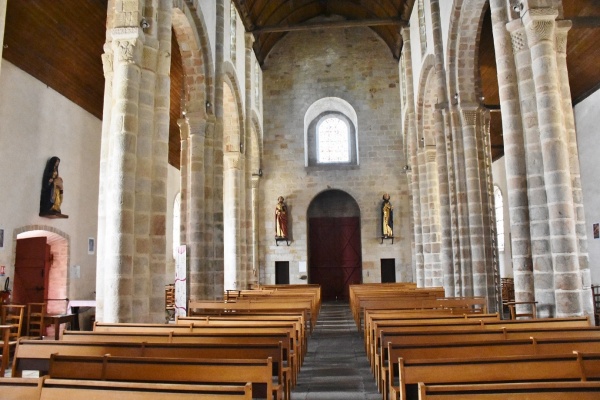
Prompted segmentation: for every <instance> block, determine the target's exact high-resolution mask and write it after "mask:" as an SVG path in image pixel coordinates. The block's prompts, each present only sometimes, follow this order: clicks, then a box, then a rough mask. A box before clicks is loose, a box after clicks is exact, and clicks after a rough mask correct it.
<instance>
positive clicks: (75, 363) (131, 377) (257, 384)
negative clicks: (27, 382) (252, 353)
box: [48, 354, 282, 400]
mask: <svg viewBox="0 0 600 400" xmlns="http://www.w3.org/2000/svg"><path fill="white" fill-rule="evenodd" d="M272 370H273V366H272V360H271V359H270V358H269V359H265V360H215V359H178V358H148V357H112V356H110V355H105V356H101V357H98V356H63V355H60V354H53V355H52V356H51V358H50V371H49V374H48V375H49V376H50V377H51V378H59V379H85V380H105V381H121V382H123V381H124V382H154V383H186V384H211V383H218V384H242V385H245V384H246V383H247V382H250V383H252V398H263V399H277V400H279V399H281V398H282V389H281V386H279V385H275V384H274V383H273V377H272Z"/></svg>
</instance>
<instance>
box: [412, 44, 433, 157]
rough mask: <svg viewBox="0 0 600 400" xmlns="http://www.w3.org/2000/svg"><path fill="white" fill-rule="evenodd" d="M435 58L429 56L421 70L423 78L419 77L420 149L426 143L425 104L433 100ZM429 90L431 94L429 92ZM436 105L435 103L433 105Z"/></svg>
mask: <svg viewBox="0 0 600 400" xmlns="http://www.w3.org/2000/svg"><path fill="white" fill-rule="evenodd" d="M434 65H435V57H434V56H433V54H428V55H427V56H426V57H425V60H423V67H422V68H421V76H420V77H419V91H418V98H417V137H416V140H417V148H419V147H420V144H421V143H422V142H423V143H424V142H425V137H424V136H423V135H424V129H423V126H424V118H425V117H426V116H425V115H424V110H425V103H426V102H430V100H431V95H432V93H431V91H432V85H433V84H434V82H433V80H434V79H435V76H434V75H435V71H434ZM428 90H429V92H428ZM433 105H435V103H434V104H433ZM427 144H430V145H432V144H435V142H432V143H427Z"/></svg>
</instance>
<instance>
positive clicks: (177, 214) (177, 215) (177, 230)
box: [173, 192, 181, 259]
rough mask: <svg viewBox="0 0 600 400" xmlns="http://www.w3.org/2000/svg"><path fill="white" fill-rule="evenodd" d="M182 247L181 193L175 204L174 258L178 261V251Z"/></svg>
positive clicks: (176, 197) (178, 194)
mask: <svg viewBox="0 0 600 400" xmlns="http://www.w3.org/2000/svg"><path fill="white" fill-rule="evenodd" d="M180 245H181V192H179V193H177V196H175V201H174V202H173V258H174V259H177V250H178V249H179V246H180Z"/></svg>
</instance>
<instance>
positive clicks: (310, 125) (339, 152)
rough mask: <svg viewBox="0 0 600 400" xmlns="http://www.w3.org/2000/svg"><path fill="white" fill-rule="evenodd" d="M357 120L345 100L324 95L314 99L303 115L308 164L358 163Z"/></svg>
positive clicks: (332, 165) (323, 166)
mask: <svg viewBox="0 0 600 400" xmlns="http://www.w3.org/2000/svg"><path fill="white" fill-rule="evenodd" d="M357 125H358V120H357V116H356V112H355V111H354V108H353V107H352V106H351V105H350V103H348V102H347V101H345V100H342V99H340V98H337V97H325V98H322V99H320V100H317V101H315V102H314V103H313V104H312V105H311V106H310V107H309V108H308V110H307V111H306V114H305V115H304V144H305V148H304V150H305V160H306V164H305V165H306V166H307V167H315V168H328V169H331V168H338V167H342V168H347V167H348V166H356V165H358V146H357V143H358V140H357Z"/></svg>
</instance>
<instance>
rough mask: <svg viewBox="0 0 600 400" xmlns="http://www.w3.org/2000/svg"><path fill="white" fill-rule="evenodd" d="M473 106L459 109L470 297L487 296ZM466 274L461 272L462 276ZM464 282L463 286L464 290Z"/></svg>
mask: <svg viewBox="0 0 600 400" xmlns="http://www.w3.org/2000/svg"><path fill="white" fill-rule="evenodd" d="M478 112H479V111H478V109H477V106H475V105H471V106H469V105H462V110H461V117H462V134H463V135H462V142H463V146H464V164H465V173H466V175H465V177H466V188H467V202H468V210H469V242H470V244H471V274H472V286H473V294H474V295H475V296H487V276H486V266H485V249H484V238H483V216H482V200H481V184H480V181H479V177H480V174H479V157H478V149H477V114H478ZM466 275H467V271H465V276H466ZM466 285H467V282H465V286H466Z"/></svg>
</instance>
